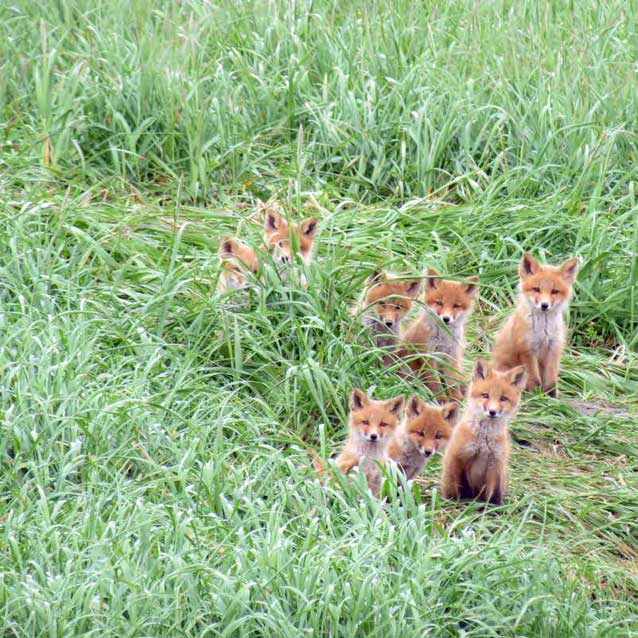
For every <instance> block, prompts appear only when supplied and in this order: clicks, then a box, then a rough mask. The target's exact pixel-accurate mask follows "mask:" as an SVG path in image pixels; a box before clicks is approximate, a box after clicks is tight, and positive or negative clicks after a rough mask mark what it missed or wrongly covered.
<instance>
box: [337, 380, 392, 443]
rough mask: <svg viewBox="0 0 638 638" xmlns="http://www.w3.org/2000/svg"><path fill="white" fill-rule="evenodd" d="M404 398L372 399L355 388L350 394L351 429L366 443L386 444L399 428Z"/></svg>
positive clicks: (353, 433)
mask: <svg viewBox="0 0 638 638" xmlns="http://www.w3.org/2000/svg"><path fill="white" fill-rule="evenodd" d="M403 403H404V398H403V397H402V396H398V397H394V398H393V399H388V400H386V401H376V400H374V399H371V398H370V397H369V396H368V395H367V394H366V393H365V392H364V391H363V390H360V389H359V388H355V389H354V390H353V391H352V394H351V395H350V431H351V432H352V435H353V436H355V437H357V438H359V440H362V441H365V442H366V443H372V444H379V445H385V444H387V443H388V442H389V440H390V438H391V437H392V435H393V434H394V431H395V430H396V429H397V425H398V424H399V421H400V420H401V414H402V413H403Z"/></svg>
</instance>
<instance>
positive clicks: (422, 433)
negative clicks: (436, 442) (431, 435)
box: [417, 430, 425, 438]
mask: <svg viewBox="0 0 638 638" xmlns="http://www.w3.org/2000/svg"><path fill="white" fill-rule="evenodd" d="M417 434H418V435H419V436H420V437H421V438H423V437H424V436H425V432H424V431H423V430H421V431H420V432H417Z"/></svg>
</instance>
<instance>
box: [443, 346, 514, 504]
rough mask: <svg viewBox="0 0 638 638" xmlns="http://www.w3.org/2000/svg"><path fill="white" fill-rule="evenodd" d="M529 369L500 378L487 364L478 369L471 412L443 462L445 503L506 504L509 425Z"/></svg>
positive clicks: (469, 406)
mask: <svg viewBox="0 0 638 638" xmlns="http://www.w3.org/2000/svg"><path fill="white" fill-rule="evenodd" d="M525 377H526V373H525V369H524V368H523V367H522V366H518V367H516V368H513V369H511V370H507V371H505V372H499V371H497V370H496V369H494V368H493V367H492V366H491V365H489V364H488V363H487V362H486V361H485V360H484V359H479V360H478V361H477V362H476V365H475V367H474V372H473V375H472V383H471V385H470V389H469V398H468V404H467V408H466V410H465V413H464V414H463V418H462V419H461V423H459V425H457V426H456V427H455V428H454V430H453V432H452V439H451V441H450V443H449V444H448V446H447V448H446V450H445V455H444V457H443V473H442V476H441V494H442V496H443V497H444V498H455V499H461V498H478V499H480V500H483V501H487V502H490V503H495V504H500V503H502V500H503V496H504V494H505V490H506V489H507V466H508V461H509V453H510V447H509V433H508V424H509V422H510V421H511V419H512V418H513V416H514V415H515V414H516V411H517V410H518V405H519V402H520V398H521V392H522V390H523V388H524V387H525V380H526V379H525Z"/></svg>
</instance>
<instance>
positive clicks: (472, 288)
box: [465, 275, 479, 298]
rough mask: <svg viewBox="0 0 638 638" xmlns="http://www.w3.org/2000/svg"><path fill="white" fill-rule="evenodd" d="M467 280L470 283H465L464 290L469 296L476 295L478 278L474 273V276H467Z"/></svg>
mask: <svg viewBox="0 0 638 638" xmlns="http://www.w3.org/2000/svg"><path fill="white" fill-rule="evenodd" d="M467 280H468V281H471V282H472V283H471V284H465V292H466V293H467V294H468V296H469V297H471V298H474V297H476V293H477V292H478V289H479V288H478V281H479V278H478V277H477V276H476V275H474V277H468V278H467Z"/></svg>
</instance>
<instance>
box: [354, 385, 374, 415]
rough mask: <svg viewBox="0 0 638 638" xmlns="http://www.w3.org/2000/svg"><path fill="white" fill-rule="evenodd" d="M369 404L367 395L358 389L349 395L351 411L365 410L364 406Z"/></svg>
mask: <svg viewBox="0 0 638 638" xmlns="http://www.w3.org/2000/svg"><path fill="white" fill-rule="evenodd" d="M369 404H370V399H369V398H368V395H367V394H366V393H365V392H364V391H363V390H360V389H359V388H355V389H354V390H353V391H352V394H351V395H350V409H351V410H361V409H362V408H365V407H366V405H369Z"/></svg>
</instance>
